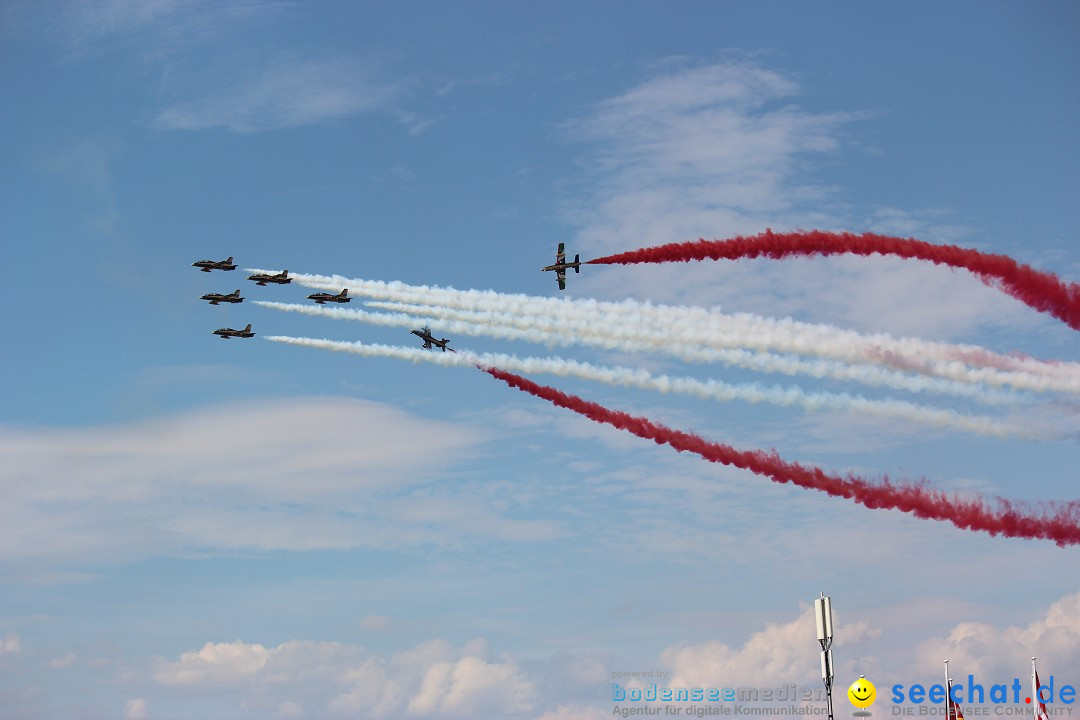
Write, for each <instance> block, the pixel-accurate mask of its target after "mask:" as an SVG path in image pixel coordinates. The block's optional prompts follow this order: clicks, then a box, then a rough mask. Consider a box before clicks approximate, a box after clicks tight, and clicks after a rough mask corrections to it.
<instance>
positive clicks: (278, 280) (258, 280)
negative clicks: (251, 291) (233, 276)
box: [248, 270, 292, 286]
mask: <svg viewBox="0 0 1080 720" xmlns="http://www.w3.org/2000/svg"><path fill="white" fill-rule="evenodd" d="M248 280H254V281H255V284H256V285H263V286H265V285H266V283H274V284H275V285H288V284H289V283H291V282H292V278H291V277H289V271H288V270H282V271H281V272H279V273H278V274H277V275H271V274H270V273H255V274H254V275H248Z"/></svg>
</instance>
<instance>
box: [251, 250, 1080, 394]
mask: <svg viewBox="0 0 1080 720" xmlns="http://www.w3.org/2000/svg"><path fill="white" fill-rule="evenodd" d="M253 271H255V270H253ZM295 277H296V280H297V282H299V283H301V284H303V285H307V286H309V287H313V288H319V289H340V288H342V287H349V288H350V291H351V292H353V294H354V295H365V296H368V297H373V298H378V299H382V300H391V301H396V302H404V303H422V304H429V305H445V306H447V307H455V308H460V309H463V310H472V311H485V312H505V313H514V314H520V315H523V316H524V315H527V316H530V317H538V316H542V317H550V318H552V319H555V318H557V319H558V320H559V321H560V322H571V321H575V322H578V323H579V324H585V325H586V326H588V324H589V320H595V317H596V313H599V312H605V313H612V314H613V316H614V314H617V315H619V316H620V317H621V318H623V319H622V320H621V321H619V322H620V323H622V324H626V325H636V324H642V323H649V326H650V328H652V329H653V330H654V331H655V332H671V333H684V334H685V333H691V334H692V337H693V338H694V342H697V343H699V344H702V345H708V346H710V347H715V348H718V349H725V348H737V347H741V348H750V349H753V350H757V351H766V350H770V349H772V350H778V351H780V352H785V353H796V354H804V355H815V356H818V357H828V358H833V359H837V360H841V361H843V362H854V363H859V362H863V363H865V362H870V363H877V364H884V365H886V366H889V367H892V368H896V369H900V370H907V371H913V372H918V373H921V374H926V375H932V376H936V377H941V378H945V379H949V380H955V381H958V382H965V383H986V384H989V385H991V386H994V387H1014V388H1017V389H1021V390H1033V391H1036V392H1047V391H1064V392H1072V393H1078V392H1080V365H1077V363H1066V362H1053V363H1047V362H1043V361H1039V360H1035V359H1031V358H1016V357H1012V356H1007V355H999V354H996V353H992V352H990V351H989V350H986V349H985V348H981V347H979V346H975V345H950V344H948V343H939V342H930V341H926V340H919V339H915V338H894V337H892V336H890V335H888V334H885V333H877V334H873V335H862V334H860V333H856V332H854V331H850V330H842V329H840V328H835V327H832V326H829V325H821V324H811V323H802V322H797V321H795V320H792V319H790V318H786V319H781V320H777V319H773V318H764V317H761V316H757V315H752V314H749V313H736V314H723V313H716V312H710V311H708V310H706V309H705V308H692V307H680V306H665V305H652V304H650V303H638V302H636V301H633V300H625V301H622V302H618V303H613V302H600V301H596V300H567V299H556V298H539V297H533V296H529V295H523V294H507V293H497V292H494V291H491V290H487V291H480V290H455V289H453V288H442V287H431V286H426V285H407V284H405V283H401V282H381V281H374V280H361V279H356V278H345V277H342V276H340V275H334V276H325V275H305V274H298V275H296V276H295ZM965 359H972V360H976V361H978V360H980V359H981V361H982V363H983V364H984V366H983V367H978V368H972V367H969V366H968V365H967V364H965V362H963V360H965ZM999 368H1000V369H999ZM1004 368H1009V369H1008V370H1006V369H1004Z"/></svg>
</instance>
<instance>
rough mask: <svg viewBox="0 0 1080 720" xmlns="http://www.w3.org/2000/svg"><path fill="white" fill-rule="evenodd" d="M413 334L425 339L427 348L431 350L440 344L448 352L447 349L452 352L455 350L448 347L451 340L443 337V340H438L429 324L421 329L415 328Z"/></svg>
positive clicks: (425, 347)
mask: <svg viewBox="0 0 1080 720" xmlns="http://www.w3.org/2000/svg"><path fill="white" fill-rule="evenodd" d="M412 334H413V335H415V336H416V337H418V338H420V339H421V340H423V341H424V349H425V350H431V349H432V348H433V347H435V346H438V347H441V348H442V351H443V352H446V351H447V350H449V351H450V352H454V349H453V348H448V347H446V343H448V342H450V341H449V340H447V339H446V338H443V339H442V340H436V339H435V336H434V335H432V334H431V328H429V327H428V326H427V325H425V326H424V327H422V328H421V329H419V330H413V331H412Z"/></svg>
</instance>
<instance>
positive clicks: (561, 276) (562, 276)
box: [555, 270, 566, 290]
mask: <svg viewBox="0 0 1080 720" xmlns="http://www.w3.org/2000/svg"><path fill="white" fill-rule="evenodd" d="M555 277H556V278H557V279H558V281H559V289H560V290H565V289H566V271H564V270H560V271H558V272H557V273H555Z"/></svg>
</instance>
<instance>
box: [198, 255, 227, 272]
mask: <svg viewBox="0 0 1080 720" xmlns="http://www.w3.org/2000/svg"><path fill="white" fill-rule="evenodd" d="M191 267H197V268H199V269H200V270H202V271H203V272H210V271H211V270H235V269H236V265H235V264H233V261H232V257H230V258H229V259H228V260H200V261H199V262H193V263H191Z"/></svg>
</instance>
